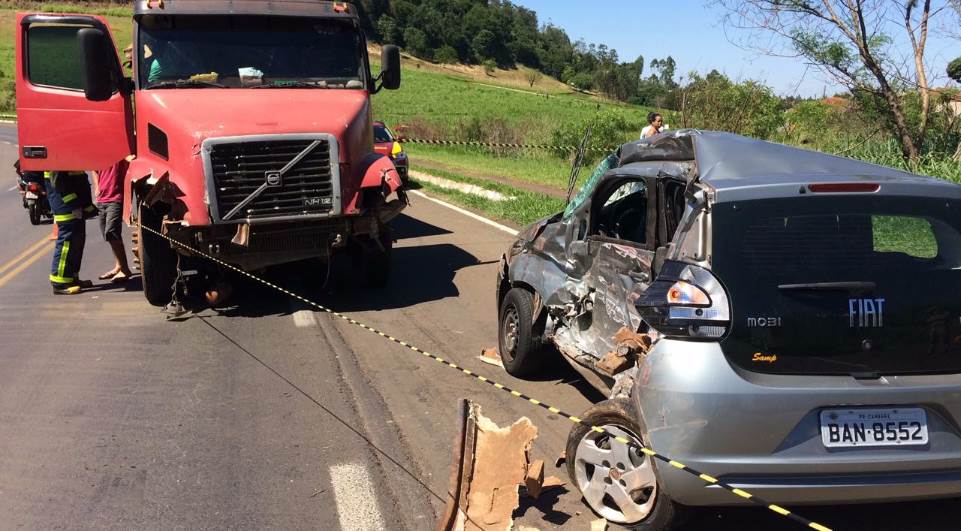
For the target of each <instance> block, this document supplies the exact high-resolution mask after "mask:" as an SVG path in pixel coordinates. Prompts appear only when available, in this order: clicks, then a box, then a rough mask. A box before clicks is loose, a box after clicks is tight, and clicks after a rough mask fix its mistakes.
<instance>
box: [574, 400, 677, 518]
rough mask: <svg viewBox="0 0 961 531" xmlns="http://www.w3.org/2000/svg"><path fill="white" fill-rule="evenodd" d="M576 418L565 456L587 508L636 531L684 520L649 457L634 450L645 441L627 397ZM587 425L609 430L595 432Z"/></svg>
mask: <svg viewBox="0 0 961 531" xmlns="http://www.w3.org/2000/svg"><path fill="white" fill-rule="evenodd" d="M581 419H582V420H583V421H584V422H583V423H582V424H578V425H577V426H575V427H574V429H573V430H571V433H570V435H568V437H567V449H566V453H565V455H566V457H567V473H568V475H569V476H570V478H571V483H573V484H574V486H575V487H577V489H578V491H580V493H581V495H582V496H583V497H584V502H585V503H586V504H587V505H588V506H589V507H590V508H591V510H593V511H594V512H595V513H597V514H598V515H599V516H602V517H604V518H606V519H607V520H608V521H610V522H615V523H618V524H620V525H623V526H626V527H628V528H629V529H634V530H636V531H667V530H669V529H672V528H673V527H675V526H676V525H678V524H680V523H682V522H683V520H685V519H686V518H685V517H686V516H687V511H685V508H684V507H683V506H680V505H678V504H676V503H674V502H673V501H672V500H671V499H670V498H669V497H668V496H667V494H666V493H665V492H664V490H663V489H661V488H660V477H659V476H658V475H657V470H656V468H655V460H654V458H653V457H649V456H647V455H645V454H644V453H642V452H641V451H639V450H638V447H639V446H638V445H640V444H644V441H643V439H642V438H641V436H640V434H641V433H642V430H641V428H640V425H639V424H638V420H637V414H636V412H635V411H634V407H633V406H632V404H631V401H630V400H629V399H624V398H617V399H613V400H605V401H603V402H600V403H598V404H595V405H594V406H593V407H591V408H590V409H588V410H587V411H586V412H585V413H584V414H583V415H581ZM591 426H597V427H599V428H604V430H606V431H608V432H610V433H598V432H596V431H594V430H592V429H591ZM611 433H613V434H614V435H617V436H621V437H624V438H627V439H628V440H630V441H631V442H632V443H633V444H634V446H628V445H624V444H622V443H620V442H618V441H616V440H615V439H614V437H612V436H611ZM581 449H584V450H590V451H584V452H580V450H581ZM579 452H580V455H578V454H579ZM606 453H609V454H610V455H609V456H607V455H605V454H606ZM614 491H617V492H614ZM612 492H613V494H612ZM624 493H626V496H625V494H624ZM618 494H619V495H618Z"/></svg>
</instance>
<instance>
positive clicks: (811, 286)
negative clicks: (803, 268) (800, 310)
mask: <svg viewBox="0 0 961 531" xmlns="http://www.w3.org/2000/svg"><path fill="white" fill-rule="evenodd" d="M877 287H878V285H877V284H875V283H874V282H808V283H804V284H780V285H778V287H777V289H780V290H784V291H852V292H870V291H874V290H875V289H877Z"/></svg>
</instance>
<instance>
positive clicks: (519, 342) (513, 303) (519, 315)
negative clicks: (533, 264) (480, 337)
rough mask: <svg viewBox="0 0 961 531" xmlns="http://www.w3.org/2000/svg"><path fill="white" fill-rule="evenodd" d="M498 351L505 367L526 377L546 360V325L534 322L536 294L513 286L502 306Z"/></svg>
mask: <svg viewBox="0 0 961 531" xmlns="http://www.w3.org/2000/svg"><path fill="white" fill-rule="evenodd" d="M499 314H500V315H499V316H498V327H497V347H498V348H497V351H498V352H499V353H500V356H501V361H502V362H503V364H504V369H506V370H507V373H508V374H510V375H511V376H516V377H518V378H522V377H525V376H529V375H531V374H533V373H535V372H536V371H537V370H538V369H539V368H540V366H541V363H542V362H543V360H544V356H543V354H544V350H545V349H544V339H543V334H544V324H543V322H541V321H542V320H538V322H534V296H533V294H532V293H531V292H530V291H527V290H526V289H523V288H512V289H511V290H510V291H508V292H507V295H505V296H504V300H503V302H501V305H500V312H499Z"/></svg>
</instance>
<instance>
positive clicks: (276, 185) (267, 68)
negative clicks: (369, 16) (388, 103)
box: [16, 0, 407, 305]
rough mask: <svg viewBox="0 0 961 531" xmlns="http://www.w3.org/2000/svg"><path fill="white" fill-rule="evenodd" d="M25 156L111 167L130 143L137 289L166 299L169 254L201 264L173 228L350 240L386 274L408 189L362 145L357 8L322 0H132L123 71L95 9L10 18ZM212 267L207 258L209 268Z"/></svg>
mask: <svg viewBox="0 0 961 531" xmlns="http://www.w3.org/2000/svg"><path fill="white" fill-rule="evenodd" d="M17 24H18V32H17V79H16V82H17V113H18V122H19V137H20V158H21V165H22V167H23V169H24V170H38V171H39V170H45V171H79V170H97V169H102V168H107V167H109V166H111V165H113V164H114V163H116V162H118V161H120V160H122V159H124V158H126V157H128V156H129V155H134V157H133V159H132V162H131V163H130V165H129V171H128V173H127V175H126V179H125V190H124V214H125V216H126V219H127V220H128V222H129V223H130V224H131V226H133V227H134V229H135V240H136V242H135V245H136V246H137V249H136V251H137V253H138V256H139V258H140V262H141V271H142V273H143V284H144V293H145V295H146V298H147V300H148V301H149V302H150V303H152V304H155V305H164V304H166V303H167V302H169V301H170V300H171V297H172V295H173V288H172V286H174V284H175V281H176V279H177V278H178V268H180V269H186V265H187V264H189V267H190V268H192V269H197V268H198V267H199V268H208V270H209V268H211V267H212V265H211V264H212V262H210V261H205V260H199V259H197V257H194V256H191V253H190V252H188V251H186V250H184V249H183V248H181V247H179V246H175V245H171V244H170V242H169V241H168V240H166V239H163V238H161V237H158V236H156V235H155V234H154V233H152V232H151V231H149V230H143V229H141V226H143V227H146V228H149V229H153V230H156V231H159V232H162V233H163V234H166V235H168V236H169V237H170V238H173V239H175V240H177V241H181V242H184V243H185V244H188V245H190V246H191V247H193V248H194V249H196V250H199V251H201V252H203V253H207V254H210V255H212V256H214V257H216V258H217V259H219V260H222V261H223V262H225V263H229V264H232V265H234V266H236V267H239V268H241V269H243V270H247V271H253V270H259V269H262V268H265V267H268V266H271V265H276V264H282V263H289V262H294V261H299V260H306V259H317V261H318V262H319V263H323V262H325V261H329V259H330V256H331V255H332V253H334V252H336V250H337V249H341V248H346V249H348V250H351V251H354V252H356V254H355V256H359V257H361V258H362V259H361V260H360V262H359V263H360V265H361V266H362V267H363V269H364V273H365V275H366V278H367V280H368V281H369V282H370V283H372V284H380V283H383V282H386V279H387V277H388V274H389V270H390V249H391V245H392V242H393V239H392V237H391V234H390V231H389V229H388V227H387V225H386V224H387V222H388V221H389V220H390V219H392V218H393V217H395V216H396V215H397V214H399V213H400V211H401V210H402V209H403V208H404V207H405V206H406V204H407V199H406V197H405V196H404V194H403V191H402V190H401V189H400V184H401V180H400V176H399V175H398V174H397V171H396V169H395V168H394V165H393V163H392V162H391V160H390V158H389V157H387V156H384V155H381V154H377V153H375V151H374V148H373V132H372V128H371V123H372V120H371V108H370V95H371V94H373V93H376V92H377V91H378V90H381V89H396V88H398V87H399V86H400V53H399V50H398V49H397V47H395V46H385V47H384V48H383V49H382V51H381V57H382V69H381V73H380V75H378V76H377V77H373V76H372V75H371V72H370V63H369V58H368V54H367V42H366V38H365V36H364V33H363V31H362V30H361V28H360V24H359V19H358V16H357V13H356V11H355V8H354V7H353V6H351V5H349V4H347V3H341V2H325V1H319V0H272V1H270V2H263V1H259V0H204V1H202V2H200V1H196V0H166V1H158V0H139V1H137V2H136V3H135V5H134V8H133V43H132V53H131V55H132V71H133V76H132V77H126V76H125V74H124V70H123V66H122V63H121V60H120V58H119V56H118V53H117V48H116V46H115V45H114V41H113V40H112V38H111V34H110V29H109V28H108V26H107V23H106V21H105V20H104V19H103V18H101V17H96V16H88V15H76V14H64V15H52V14H21V15H19V16H18V18H17ZM210 276H211V277H215V276H216V274H215V273H212V274H211V275H210Z"/></svg>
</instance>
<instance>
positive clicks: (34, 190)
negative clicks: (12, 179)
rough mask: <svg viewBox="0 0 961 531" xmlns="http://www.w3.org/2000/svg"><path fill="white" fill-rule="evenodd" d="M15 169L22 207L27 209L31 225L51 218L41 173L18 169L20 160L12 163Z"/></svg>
mask: <svg viewBox="0 0 961 531" xmlns="http://www.w3.org/2000/svg"><path fill="white" fill-rule="evenodd" d="M14 168H15V169H16V171H17V188H19V190H20V199H21V201H22V202H23V208H25V209H27V213H28V214H29V216H30V224H31V225H39V224H40V223H41V222H42V221H43V220H44V219H52V218H53V214H52V213H51V212H50V202H49V201H47V189H46V187H45V186H44V183H43V173H42V172H35V171H28V172H22V171H20V162H19V161H17V163H16V164H14Z"/></svg>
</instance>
